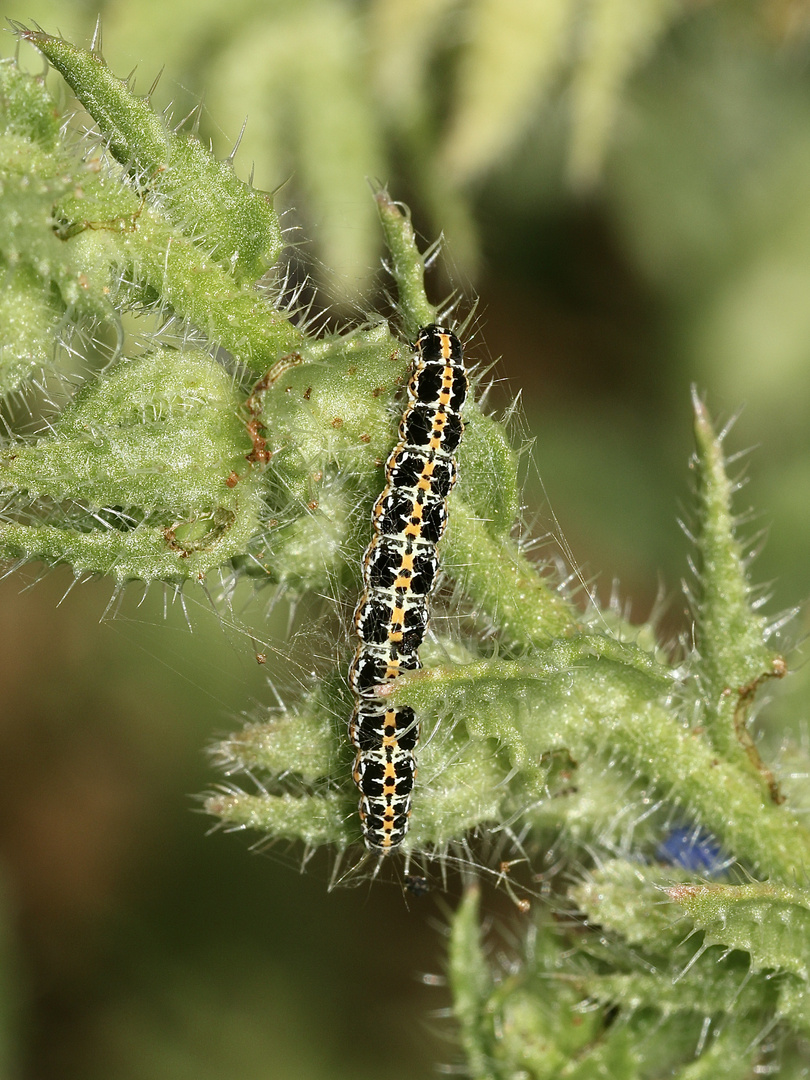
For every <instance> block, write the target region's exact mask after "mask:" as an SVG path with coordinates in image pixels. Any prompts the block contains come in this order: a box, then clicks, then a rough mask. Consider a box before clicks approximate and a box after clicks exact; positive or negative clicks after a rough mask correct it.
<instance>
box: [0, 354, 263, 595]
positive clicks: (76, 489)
mask: <svg viewBox="0 0 810 1080" xmlns="http://www.w3.org/2000/svg"><path fill="white" fill-rule="evenodd" d="M249 448H250V440H249V439H248V437H247V433H246V431H245V428H244V425H243V424H242V423H241V422H240V420H239V416H238V399H237V398H236V396H235V394H234V390H233V387H232V385H231V382H230V380H229V378H228V376H227V375H226V374H225V372H224V371H223V370H222V368H221V367H219V365H217V364H215V363H214V362H213V361H212V360H211V359H210V357H208V356H207V355H205V354H204V353H200V352H195V351H193V350H186V351H185V352H182V353H180V352H175V351H174V350H171V349H157V350H155V351H154V352H153V353H151V354H147V355H146V356H143V357H140V358H138V359H137V360H130V361H123V362H121V363H119V364H118V365H116V366H115V367H114V368H113V369H112V370H111V371H109V372H106V373H105V374H104V377H103V378H102V379H100V380H99V381H97V382H95V383H92V384H90V385H89V386H87V387H86V388H85V389H84V390H82V391H81V392H80V393H79V394H77V396H76V399H75V400H74V401H73V402H72V404H70V405H69V406H68V407H67V408H66V409H65V410H64V412H63V413H62V414H61V416H60V417H59V418H58V419H57V420H55V421H54V422H53V425H52V433H51V434H49V435H47V436H44V437H43V438H40V439H37V440H35V441H33V442H30V443H27V442H22V441H20V442H17V443H14V444H13V445H12V446H11V447H9V448H7V449H5V450H4V451H2V453H0V490H5V491H8V492H11V493H13V499H12V501H11V503H10V504H9V506H7V508H6V522H5V523H4V524H0V551H2V552H3V553H4V554H5V555H6V556H7V557H8V556H12V557H19V556H21V555H22V556H24V557H27V558H29V559H32V558H42V559H45V560H47V561H69V562H71V563H72V564H73V565H74V567H75V568H76V569H77V570H80V571H86V570H92V571H95V572H97V573H109V574H113V575H114V576H115V577H116V578H117V579H118V580H119V581H123V580H126V579H128V578H142V579H144V580H151V579H154V578H164V579H168V578H174V579H177V578H181V579H182V578H187V577H199V576H201V575H203V574H205V573H206V572H207V570H209V569H211V568H212V567H214V566H219V565H220V564H221V563H223V562H224V561H226V560H227V559H228V558H229V557H231V556H233V555H234V554H237V553H240V552H242V551H244V550H245V548H246V546H247V544H248V541H249V539H250V537H251V536H253V534H254V533H255V532H256V531H257V529H258V522H259V516H260V513H261V506H262V504H261V492H260V488H259V487H258V482H259V473H258V472H256V471H255V470H252V469H251V467H250V466H249V465H248V464H247V462H246V461H245V456H246V452H247V451H248V450H249ZM12 509H13V510H14V513H13V514H12V512H11V511H12ZM42 516H46V517H47V518H48V519H50V520H48V521H47V523H45V524H39V523H38V520H37V519H38V518H40V517H42ZM14 518H16V519H17V520H14ZM54 522H55V523H54Z"/></svg>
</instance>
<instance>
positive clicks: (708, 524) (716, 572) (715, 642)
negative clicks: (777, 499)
mask: <svg viewBox="0 0 810 1080" xmlns="http://www.w3.org/2000/svg"><path fill="white" fill-rule="evenodd" d="M693 404H694V410H695V438H696V440H697V455H696V458H695V467H696V472H697V501H698V529H697V536H696V542H697V556H698V559H697V564H698V565H697V586H698V597H697V602H696V610H695V616H696V625H695V631H696V650H695V655H694V656H693V664H694V670H695V673H696V675H697V678H698V681H699V686H700V690H701V696H702V704H703V719H704V724H705V727H706V729H707V731H708V733H709V736H710V738H711V739H712V741H713V743H714V744H715V746H716V747H717V748H718V750H719V751H720V752H721V753H722V754H723V755H724V756H726V757H728V758H729V759H730V760H732V761H735V762H738V763H739V764H740V765H742V766H743V767H748V768H750V769H752V771H754V772H756V774H757V775H758V776H759V777H760V778H761V780H762V781H763V782H764V783H766V784H767V785H768V789H769V791H770V792H771V794H772V795H773V796H774V797H777V798H778V792H777V790H776V783H775V781H774V779H773V776H772V774H771V773H770V771H769V770H767V769H766V768H765V767H764V765H763V764H762V762H761V761H760V759H759V755H758V753H757V750H756V747H755V746H754V744H753V741H752V739H751V737H750V735H749V733H748V731H747V728H746V726H745V721H746V712H747V709H748V706H749V704H750V703H751V701H752V700H753V698H754V695H755V693H756V690H757V688H758V686H759V684H760V683H761V682H762V680H763V679H765V678H767V677H770V676H777V677H781V676H782V675H784V674H785V672H786V670H787V668H786V665H785V662H784V660H783V659H782V657H781V656H779V655H778V654H777V653H775V652H774V651H773V650H772V649H770V648H768V645H767V637H768V627H767V623H766V621H765V619H764V618H763V617H762V616H761V615H758V614H757V613H756V612H755V610H754V607H753V604H752V590H751V586H750V584H749V582H748V575H747V572H746V562H747V560H746V558H745V556H744V554H743V550H742V547H741V545H740V543H739V541H738V540H737V538H736V536H735V530H734V518H733V516H732V512H731V498H732V493H733V485H732V483H731V481H730V480H729V479H728V477H727V475H726V469H725V458H724V454H723V445H722V436H721V437H718V436H717V435H715V433H714V430H713V429H712V425H711V422H710V420H709V416H708V413H707V411H706V407H705V405H704V404H703V402H702V401H701V400H700V399H699V398H698V397H697V395H696V394H694V393H693Z"/></svg>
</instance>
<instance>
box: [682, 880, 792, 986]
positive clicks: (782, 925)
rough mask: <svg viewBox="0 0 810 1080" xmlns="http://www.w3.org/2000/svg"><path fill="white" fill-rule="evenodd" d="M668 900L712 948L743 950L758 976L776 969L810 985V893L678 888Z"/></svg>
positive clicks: (764, 886) (758, 886)
mask: <svg viewBox="0 0 810 1080" xmlns="http://www.w3.org/2000/svg"><path fill="white" fill-rule="evenodd" d="M666 894H667V896H668V897H669V898H670V900H672V901H673V902H674V903H675V904H677V905H678V907H680V908H681V909H682V910H683V911H685V912H686V914H687V915H688V916H689V918H690V919H691V920H692V922H693V923H694V924H695V926H696V927H698V929H700V930H703V931H704V942H705V944H706V945H724V946H726V948H729V949H742V950H744V951H745V952H747V953H749V954H750V956H751V968H752V970H753V971H762V970H763V969H772V970H775V971H786V972H790V973H791V974H793V975H798V976H799V977H800V978H801V979H803V980H804V981H805V982H807V981H808V979H810V893H808V892H807V891H806V890H804V889H798V888H790V887H788V886H786V885H777V884H775V883H771V882H762V883H760V882H755V883H752V884H750V885H686V884H684V885H673V886H671V887H670V888H668V889H667V890H666Z"/></svg>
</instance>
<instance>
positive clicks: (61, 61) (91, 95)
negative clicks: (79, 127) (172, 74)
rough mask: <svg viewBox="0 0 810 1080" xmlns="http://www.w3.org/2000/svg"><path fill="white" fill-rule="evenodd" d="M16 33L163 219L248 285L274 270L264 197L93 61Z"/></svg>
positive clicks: (31, 33)
mask: <svg viewBox="0 0 810 1080" xmlns="http://www.w3.org/2000/svg"><path fill="white" fill-rule="evenodd" d="M18 32H19V34H20V37H22V38H23V39H24V40H26V41H30V42H31V43H32V44H33V45H35V46H36V47H37V48H38V49H39V50H40V51H41V52H42V53H43V54H44V55H45V56H46V57H47V58H48V60H49V61H50V62H51V63H52V64H53V65H54V67H55V68H57V70H58V71H60V72H61V74H62V75H63V76H64V78H65V79H66V81H67V82H68V83H69V84H70V86H71V88H72V89H73V91H74V93H75V94H76V96H77V97H78V99H79V100H80V101H81V103H82V104H83V105H84V107H85V108H86V109H87V111H88V112H89V113H90V115H91V116H92V117H93V119H94V120H95V121H96V123H97V124H98V125H99V128H100V129H101V133H102V135H103V136H104V138H105V140H106V142H107V145H108V146H109V149H110V151H111V153H112V154H113V156H114V157H115V158H116V159H117V160H118V161H119V162H121V164H122V165H124V166H125V167H126V168H127V169H129V170H131V171H132V172H133V173H134V174H135V180H136V183H137V185H138V186H139V187H141V188H142V189H144V190H150V191H152V192H154V193H155V195H157V196H158V197H159V201H160V205H161V207H162V209H163V211H164V213H165V214H166V215H167V217H168V218H169V220H170V221H171V222H172V223H173V224H175V225H177V226H178V227H179V228H180V229H181V230H182V232H183V233H184V234H185V235H186V236H189V237H193V238H194V239H195V240H196V241H197V242H198V243H199V244H200V245H201V246H202V247H203V248H204V249H205V250H206V252H207V253H208V255H209V257H210V258H212V259H214V260H216V261H217V262H218V263H219V264H220V265H221V266H222V267H223V268H224V269H226V270H228V272H229V273H231V274H233V276H234V277H235V278H236V280H237V281H239V282H242V281H246V282H249V283H250V282H254V281H256V280H257V279H258V278H260V277H261V276H262V274H263V273H264V272H265V270H267V268H268V267H269V266H272V265H274V264H275V262H276V261H277V260H278V257H279V255H280V254H281V250H282V246H283V245H282V241H281V230H280V228H279V224H278V218H277V216H276V214H275V211H274V210H273V205H272V201H271V200H270V198H269V196H267V195H266V194H265V193H264V192H260V191H255V190H254V189H253V188H251V187H248V185H247V184H244V183H243V182H242V181H241V180H239V179H237V177H236V175H235V173H234V171H233V168H232V166H231V163H230V161H226V162H220V161H216V160H215V159H214V158H213V157H212V156H211V154H210V153H208V151H207V150H205V149H204V147H203V146H202V145H201V144H200V142H199V141H198V140H197V139H196V138H195V137H194V136H193V135H177V134H176V133H175V132H172V131H169V130H168V128H167V127H166V122H165V120H164V118H163V117H161V116H157V115H156V114H155V113H154V112H153V111H152V109H151V107H150V105H149V101H148V99H146V98H138V97H136V96H135V95H134V94H132V93H131V92H130V91H129V89H128V86H127V83H126V82H125V81H122V80H121V79H117V78H116V77H115V76H114V75H113V74H112V73H111V72H110V70H109V69H108V67H107V65H106V64H105V63H104V60H103V58H102V57H101V56H100V55H98V54H96V53H89V52H86V51H85V50H84V49H80V48H78V47H77V46H75V45H72V44H71V43H70V42H68V41H65V40H64V39H63V38H56V37H52V36H51V35H50V34H46V33H43V32H42V31H35V30H28V29H25V28H20V30H19V31H18Z"/></svg>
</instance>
